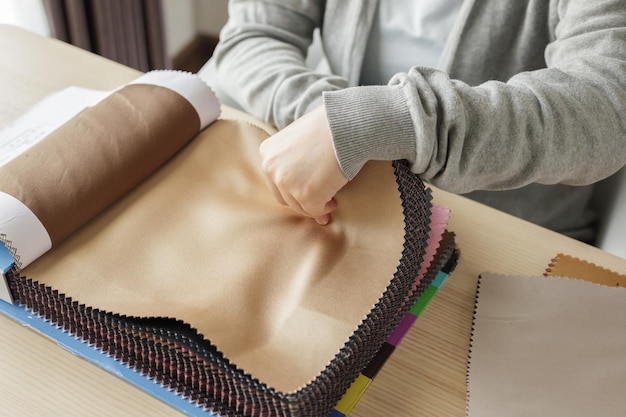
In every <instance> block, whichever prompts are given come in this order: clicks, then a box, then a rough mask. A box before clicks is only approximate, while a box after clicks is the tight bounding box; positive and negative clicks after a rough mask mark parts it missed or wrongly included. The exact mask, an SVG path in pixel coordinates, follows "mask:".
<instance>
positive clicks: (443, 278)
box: [430, 271, 448, 288]
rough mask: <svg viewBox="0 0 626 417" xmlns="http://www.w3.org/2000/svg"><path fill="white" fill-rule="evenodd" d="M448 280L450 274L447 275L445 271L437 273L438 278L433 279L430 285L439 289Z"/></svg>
mask: <svg viewBox="0 0 626 417" xmlns="http://www.w3.org/2000/svg"><path fill="white" fill-rule="evenodd" d="M447 278H448V274H446V273H445V272H443V271H439V272H438V273H437V276H435V279H433V282H431V283H430V285H432V286H434V287H437V288H441V286H442V285H443V283H444V282H445V281H446V279H447Z"/></svg>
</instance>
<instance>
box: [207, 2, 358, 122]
mask: <svg viewBox="0 0 626 417" xmlns="http://www.w3.org/2000/svg"><path fill="white" fill-rule="evenodd" d="M323 3H324V2H319V1H298V0H266V1H262V2H260V1H246V0H231V1H229V6H228V7H229V9H228V13H229V19H228V22H227V23H226V25H225V26H224V28H223V29H222V31H221V32H220V42H219V44H218V46H217V47H216V50H215V52H214V54H213V59H214V60H215V64H216V68H217V76H218V78H219V80H220V88H222V89H224V91H225V92H226V93H227V94H228V95H229V96H230V97H232V98H233V99H235V101H236V102H237V103H238V104H239V105H240V106H241V107H242V108H243V109H244V110H245V111H246V112H248V113H250V114H251V115H253V116H256V117H258V118H260V119H261V120H263V121H265V122H267V123H270V124H273V125H274V126H276V127H278V128H282V127H284V126H286V125H288V124H289V123H291V122H292V121H293V120H295V119H297V118H298V117H300V116H302V115H304V114H305V113H307V112H308V111H310V110H312V109H313V108H315V107H317V106H319V105H321V104H322V92H323V91H332V90H338V89H341V88H345V87H347V85H348V82H347V80H346V79H345V78H342V77H339V76H334V75H329V74H325V73H321V72H316V71H314V70H312V69H310V68H308V67H307V65H306V56H307V52H308V48H309V46H310V45H311V43H312V40H313V33H314V31H315V29H316V28H317V27H319V26H320V25H321V21H322V18H323V14H324V10H323Z"/></svg>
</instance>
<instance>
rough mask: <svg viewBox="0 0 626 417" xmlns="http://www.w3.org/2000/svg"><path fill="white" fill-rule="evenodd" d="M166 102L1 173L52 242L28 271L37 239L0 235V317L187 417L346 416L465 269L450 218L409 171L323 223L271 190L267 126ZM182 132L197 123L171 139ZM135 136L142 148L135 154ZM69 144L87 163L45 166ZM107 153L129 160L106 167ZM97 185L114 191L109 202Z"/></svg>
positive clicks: (145, 98) (106, 113) (77, 128)
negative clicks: (2, 249) (53, 340)
mask: <svg viewBox="0 0 626 417" xmlns="http://www.w3.org/2000/svg"><path fill="white" fill-rule="evenodd" d="M168 76H169V75H168ZM187 76H189V74H184V77H187ZM175 77H178V75H176V76H175ZM184 77H183V78H184ZM178 82H179V81H176V83H174V84H177V83H178ZM194 82H195V81H194ZM129 87H130V88H129ZM162 89H165V90H168V87H167V86H165V87H164V86H162V85H158V83H156V85H155V83H154V82H152V80H143V81H142V80H139V81H138V82H135V83H133V84H132V85H131V86H125V87H124V88H120V89H118V90H116V91H115V92H113V93H111V95H109V96H108V97H107V98H106V99H104V100H102V101H100V102H99V103H98V104H97V105H95V106H93V107H91V108H90V109H88V110H86V111H83V112H81V113H80V114H78V115H77V116H75V117H74V118H73V119H72V120H70V121H69V122H68V123H66V124H64V125H63V126H61V127H60V128H59V129H58V130H56V131H55V132H52V133H51V134H50V135H49V136H47V137H46V138H45V139H44V140H42V141H41V142H40V143H38V144H36V145H34V147H33V148H32V149H31V150H29V151H28V152H27V153H28V154H27V155H26V156H25V157H24V156H18V157H16V158H15V159H14V160H12V161H10V162H9V163H7V164H5V165H3V166H0V178H2V179H3V180H1V181H0V194H3V195H4V198H6V199H9V200H10V201H13V200H18V203H15V205H16V206H17V205H19V204H23V205H24V206H25V207H26V209H31V210H33V211H34V212H35V213H36V214H37V216H36V217H38V218H39V219H42V228H43V230H44V232H46V233H47V234H48V235H49V236H50V240H51V242H52V244H51V248H50V249H48V250H47V251H44V252H45V253H42V254H40V255H38V256H36V257H34V259H33V260H32V262H29V263H28V264H27V265H25V264H24V262H23V261H24V259H25V257H24V256H22V254H24V253H25V252H23V248H22V247H20V245H16V242H24V241H26V239H24V238H23V237H20V236H17V235H16V234H15V233H16V232H15V230H17V229H16V228H12V229H10V230H9V229H6V230H0V236H1V240H2V242H3V243H4V245H5V246H6V248H8V251H9V253H10V254H11V255H12V260H13V264H12V267H11V268H7V269H5V270H4V276H5V279H6V281H7V283H8V288H9V292H10V295H11V297H12V299H13V300H14V305H12V306H11V307H12V308H14V309H9V308H4V309H2V310H3V311H4V312H5V313H7V314H9V315H13V316H15V317H17V316H20V314H19V312H17V310H15V309H19V310H23V311H28V312H32V313H35V314H34V315H32V314H30V316H31V317H33V319H28V320H35V321H38V323H36V324H33V322H32V321H31V322H28V323H26V324H29V325H32V326H33V327H37V328H38V329H40V328H41V326H40V325H41V322H45V323H46V324H47V325H48V326H50V327H51V328H54V329H57V331H58V332H60V333H62V334H63V335H64V336H68V335H69V336H71V338H73V339H75V340H77V341H79V342H80V343H82V344H84V345H86V346H87V347H88V349H91V350H93V351H94V352H98V354H100V355H105V356H107V357H110V358H113V360H115V361H116V362H117V363H120V364H122V365H123V366H125V367H127V368H129V369H131V370H132V371H133V372H134V373H135V374H137V375H141V376H142V378H144V379H146V380H148V381H153V382H154V384H153V385H154V387H155V388H154V392H156V391H159V390H163V391H167V392H171V393H174V394H175V395H176V396H177V398H180V399H182V400H184V401H185V402H187V403H189V404H190V405H191V407H190V408H185V409H184V410H183V411H185V412H187V413H189V414H194V415H195V414H197V415H216V416H249V417H257V416H269V415H271V416H285V417H287V416H293V417H296V416H298V417H299V416H302V417H303V416H324V415H330V414H331V413H335V415H337V414H336V413H344V412H345V413H344V415H345V414H347V412H349V409H350V408H351V405H350V404H351V403H353V402H354V401H355V395H354V392H355V391H354V390H357V391H359V392H362V391H363V390H362V389H359V388H358V387H359V386H361V388H363V385H364V384H362V382H359V381H363V379H362V378H363V377H366V378H369V379H370V380H371V378H373V377H374V375H375V373H376V372H377V370H378V369H380V366H382V363H384V360H385V359H386V357H388V355H389V353H390V352H391V351H392V350H393V347H394V346H395V345H397V343H399V341H400V340H401V338H402V336H403V335H404V333H405V332H406V331H407V329H408V328H409V327H410V325H411V324H412V322H413V321H414V320H415V317H417V315H419V311H420V309H421V308H422V307H423V305H424V304H425V303H426V302H427V301H428V299H429V298H430V297H432V295H433V294H434V292H436V289H437V288H438V287H439V286H440V285H441V283H442V282H443V280H444V279H445V277H447V275H448V274H449V273H450V272H451V270H452V269H453V268H454V265H455V264H456V259H457V252H456V247H455V240H454V234H453V233H450V232H448V231H447V230H446V226H447V220H448V216H449V212H448V210H447V209H446V208H443V207H438V206H434V205H433V204H432V202H431V193H430V190H429V189H428V188H426V187H425V186H424V184H423V183H422V182H421V180H420V179H419V177H417V176H416V175H414V174H412V173H411V171H410V169H409V166H408V163H406V161H395V162H393V163H385V162H381V161H376V162H372V163H368V164H367V165H366V166H365V167H364V169H363V171H362V172H361V173H359V175H358V176H357V178H355V179H354V180H353V181H351V182H350V184H349V185H348V186H346V188H345V189H343V190H342V191H341V192H340V194H339V195H338V196H337V201H338V206H339V209H338V210H337V212H336V213H335V214H334V217H333V221H332V222H331V224H330V225H328V226H325V227H321V226H319V225H317V224H316V223H315V222H314V221H312V220H311V219H305V218H301V217H300V216H298V215H296V214H294V213H291V212H290V211H289V210H288V209H286V208H284V207H282V206H280V205H278V204H276V202H275V201H274V199H273V197H272V195H271V193H270V192H269V190H267V187H266V186H265V182H264V177H263V174H262V172H261V170H260V161H259V157H258V146H259V144H260V143H261V141H263V140H264V139H265V138H267V137H268V134H267V133H266V132H265V131H263V130H262V129H260V128H259V127H257V126H255V125H251V124H249V123H247V122H242V121H238V120H228V119H213V120H210V121H209V122H207V123H204V122H197V120H198V118H199V119H200V120H201V121H202V120H206V118H204V117H203V116H202V115H198V116H196V115H195V113H194V112H195V111H196V110H197V108H196V109H194V106H193V105H192V106H189V103H192V104H193V103H194V102H197V100H194V99H191V100H189V101H188V102H186V101H181V100H180V97H179V94H180V92H179V91H173V93H174V94H172V91H169V90H168V91H162ZM156 96H158V97H159V98H160V100H159V101H158V103H156V104H155V100H154V97H156ZM122 104H123V106H124V108H123V109H120V106H121V105H122ZM129 106H130V107H131V108H132V111H129V110H128V107H129ZM112 115H113V116H114V117H113V119H115V120H117V123H118V125H116V126H115V128H112V127H111V126H110V123H111V120H112ZM129 115H132V116H129ZM164 115H167V117H165V116H164ZM172 118H175V120H172ZM176 118H180V120H176ZM137 119H139V120H140V121H142V122H141V123H138V122H137ZM181 120H184V121H186V122H185V123H186V124H185V126H187V125H188V124H191V125H195V126H198V127H197V128H196V131H194V132H192V133H190V132H182V133H180V134H184V135H187V136H190V137H189V138H183V139H176V140H173V139H172V136H175V135H177V134H179V132H178V130H176V129H172V128H171V126H180V125H181V123H182V122H181ZM189 120H190V121H191V122H188V121H189ZM161 130H162V131H163V133H162V134H161V133H160V131H161ZM85 131H88V132H89V133H90V134H91V136H90V146H83V144H81V142H80V141H83V140H84V139H83V137H84V133H85ZM99 133H102V135H103V137H102V138H99V137H98V134H99ZM154 136H157V138H154ZM160 136H163V137H164V138H160ZM135 138H147V139H145V140H144V143H145V144H144V145H137V147H136V148H133V149H131V150H130V151H128V152H125V147H126V146H127V144H129V143H131V144H133V143H134V141H135ZM154 140H159V141H160V142H159V143H166V144H169V143H177V144H179V145H176V146H170V147H169V149H164V148H167V147H166V146H164V147H158V149H155V146H154V144H153V143H154V142H153V141H154ZM73 141H74V142H73ZM112 142H113V144H111V143H112ZM115 143H117V144H115ZM119 144H123V145H124V146H122V147H120V146H119ZM91 145H93V147H92V146H91ZM142 146H143V148H142ZM168 146H169V145H168ZM110 147H113V148H115V149H113V150H111V149H110ZM40 148H41V149H40ZM131 148H132V146H131ZM68 149H70V150H71V151H72V152H77V153H78V155H77V157H76V158H75V159H73V160H72V161H71V163H72V164H76V165H77V166H76V167H73V166H70V168H69V169H68V167H67V166H62V167H59V166H58V165H56V164H45V163H42V161H41V160H40V158H44V160H45V159H46V158H47V157H46V156H45V155H49V154H50V153H51V152H53V154H55V155H63V154H65V153H66V151H67V150H68ZM44 151H45V152H44ZM159 152H163V153H164V155H156V156H155V155H154V154H155V153H159ZM112 154H114V155H115V158H120V159H121V160H122V162H119V161H117V160H116V161H115V164H113V161H112V160H104V161H102V160H101V159H102V158H103V156H102V155H105V156H104V158H106V157H108V156H110V155H112ZM146 155H148V156H147V157H146ZM146 158H147V159H148V160H149V161H152V162H150V164H151V165H150V167H148V168H146V167H143V166H141V165H144V163H143V162H142V161H144V160H146ZM161 160H162V161H163V162H162V163H157V162H154V161H161ZM65 162H66V163H67V161H65ZM33 164H35V165H33ZM112 165H114V166H113V167H111V166H112ZM35 166H36V167H37V170H35V169H34V167H35ZM99 167H106V168H107V169H105V170H102V172H98V168H99ZM42 169H44V170H46V172H41V171H42ZM35 171H36V174H35ZM110 171H113V172H114V175H111V174H110ZM85 172H89V173H90V175H87V176H85ZM26 174H32V175H26ZM68 177H69V180H68ZM42 178H44V179H45V180H42ZM4 179H8V180H7V181H4ZM42 181H43V183H42ZM120 182H122V183H125V185H124V186H120V185H119V183H120ZM46 184H47V185H50V184H57V185H55V188H50V187H47V186H46ZM93 184H100V187H99V190H102V189H105V188H103V187H106V186H107V185H110V186H111V187H112V188H113V190H114V191H113V192H112V193H107V194H111V195H107V196H106V198H105V199H102V198H100V195H99V194H98V191H99V190H96V191H94V192H93V193H91V194H90V191H89V190H90V189H91V187H93ZM129 184H130V185H129ZM106 189H108V188H106ZM16 190H17V191H16ZM85 190H87V191H85ZM42 194H43V197H42ZM46 194H49V195H52V196H53V197H54V198H46ZM94 195H95V196H96V197H97V198H96V197H93V196H94ZM92 197H93V198H92ZM81 199H82V200H81ZM77 200H78V201H77ZM98 204H100V207H96V208H94V205H98ZM57 205H59V206H58V207H57ZM20 207H21V206H20ZM86 211H89V213H86ZM2 215H3V213H1V212H0V217H1V216H2ZM76 219H79V220H78V221H76ZM0 220H1V219H0ZM77 222H78V223H77ZM0 224H3V223H2V222H0ZM6 232H10V233H14V235H13V236H11V235H10V233H9V234H7V233H6ZM17 234H19V232H18V233H17ZM21 251H22V252H21ZM418 300H419V301H418ZM20 317H22V316H20ZM28 320H26V321H28ZM47 334H49V335H51V336H52V337H57V336H58V337H59V340H60V339H61V336H60V335H58V334H57V333H55V331H50V332H47ZM55 334H57V336H55ZM86 356H90V357H89V359H91V360H94V356H93V355H89V354H88V355H86ZM96 356H97V355H96ZM94 361H95V362H98V360H97V358H96V359H95V360H94ZM365 385H366V384H365ZM351 386H352V387H355V386H356V387H357V388H353V389H352V388H351V389H350V390H349V388H350V387H351ZM142 388H145V385H142ZM344 393H346V396H344ZM350 393H352V394H350ZM342 397H343V398H344V399H343V400H342ZM356 397H358V395H356ZM342 410H343V411H342Z"/></svg>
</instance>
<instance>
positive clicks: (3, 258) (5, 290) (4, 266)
mask: <svg viewBox="0 0 626 417" xmlns="http://www.w3.org/2000/svg"><path fill="white" fill-rule="evenodd" d="M12 268H13V255H11V252H9V249H8V248H7V247H6V246H4V244H3V243H2V242H0V300H4V301H6V302H7V303H11V304H13V296H12V295H11V290H10V289H9V283H8V282H7V279H6V276H5V275H6V274H7V273H8V272H9V271H10V270H11V269H12Z"/></svg>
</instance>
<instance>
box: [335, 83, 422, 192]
mask: <svg viewBox="0 0 626 417" xmlns="http://www.w3.org/2000/svg"><path fill="white" fill-rule="evenodd" d="M324 106H325V109H326V117H327V119H328V124H329V127H330V130H331V134H332V137H333V142H334V146H335V153H336V155H337V160H338V162H339V166H340V168H341V170H342V172H343V174H344V175H345V176H346V178H347V179H348V180H351V179H352V178H354V177H355V176H356V174H357V173H358V172H359V170H360V169H361V168H362V167H363V165H365V163H366V162H367V161H369V160H384V161H393V160H396V159H407V160H409V161H410V162H413V161H414V160H415V154H416V149H417V145H416V143H415V140H416V139H415V129H414V127H413V123H412V121H411V116H410V114H409V109H408V107H407V104H406V97H405V95H404V94H403V93H402V90H401V88H400V87H399V86H395V85H394V86H362V87H352V88H346V89H343V90H338V91H332V92H331V91H329V92H326V93H324Z"/></svg>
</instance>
